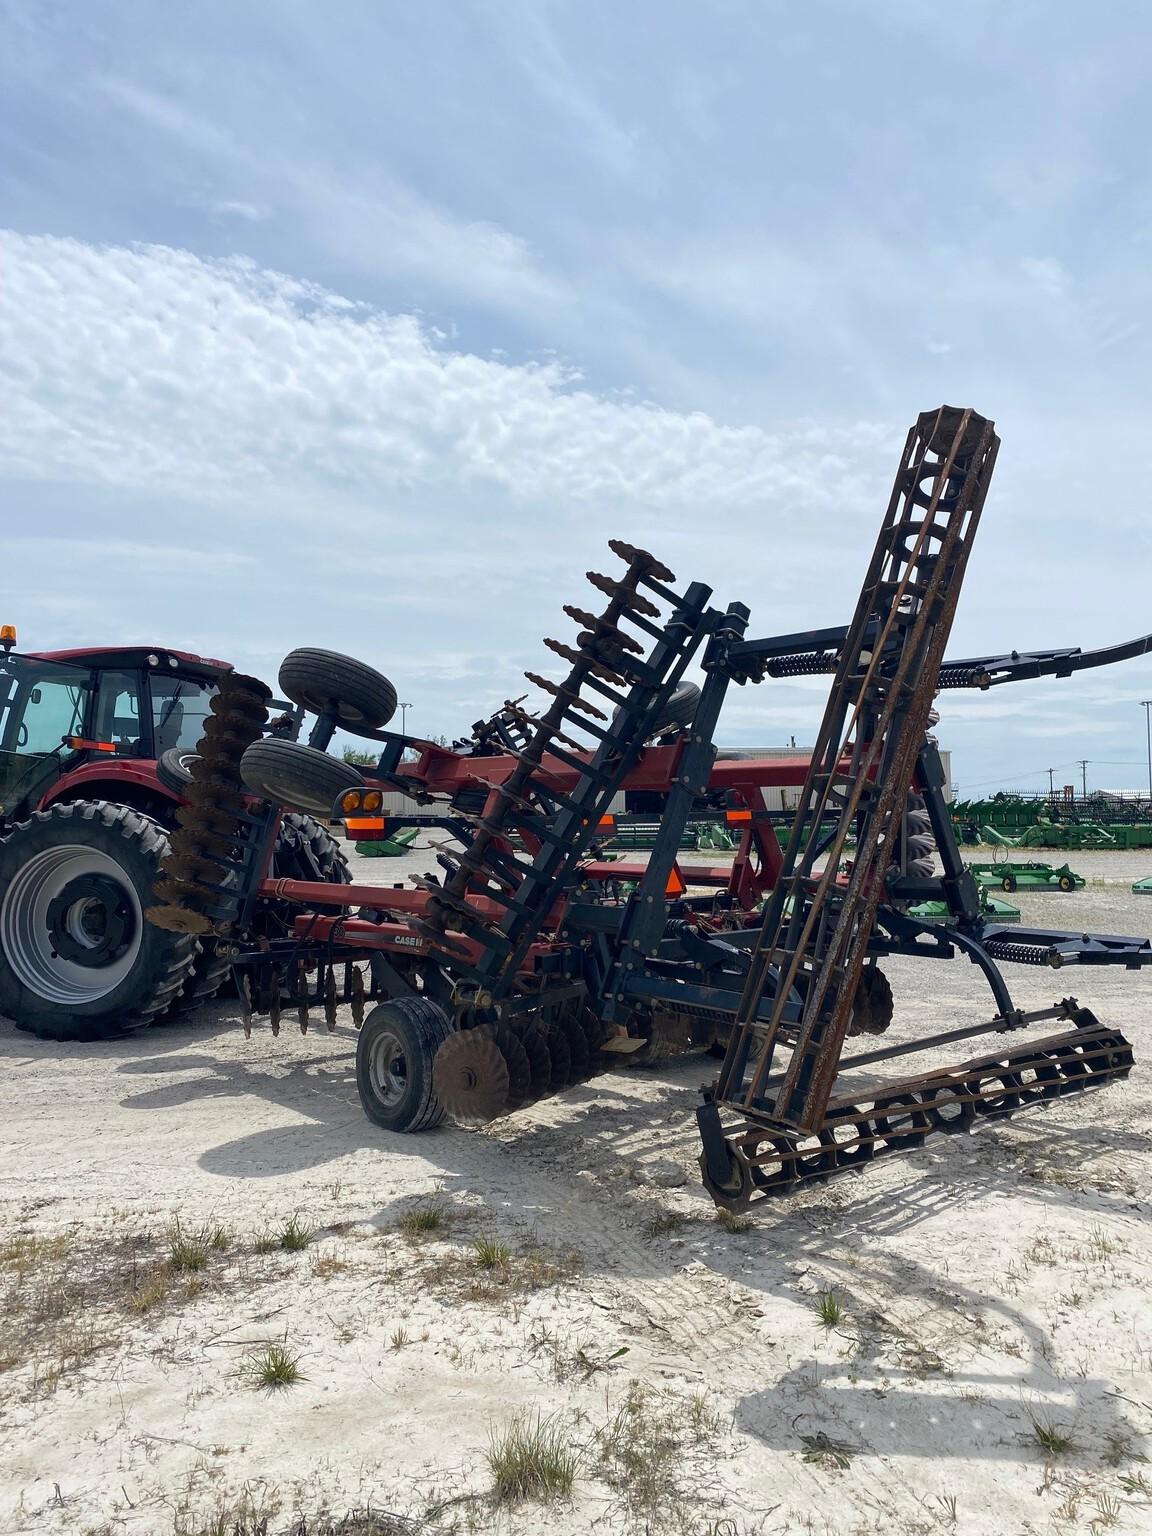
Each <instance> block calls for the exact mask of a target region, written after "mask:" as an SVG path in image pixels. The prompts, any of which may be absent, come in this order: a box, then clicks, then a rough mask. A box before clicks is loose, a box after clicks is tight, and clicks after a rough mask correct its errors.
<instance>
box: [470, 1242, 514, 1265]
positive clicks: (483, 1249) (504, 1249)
mask: <svg viewBox="0 0 1152 1536" xmlns="http://www.w3.org/2000/svg"><path fill="white" fill-rule="evenodd" d="M472 1254H473V1263H474V1264H475V1265H476V1267H477V1268H478V1269H507V1268H508V1266H509V1264H511V1262H512V1250H511V1248H509V1246H508V1244H507V1243H502V1242H501V1241H500V1239H499V1238H497V1237H474V1238H473V1239H472Z"/></svg>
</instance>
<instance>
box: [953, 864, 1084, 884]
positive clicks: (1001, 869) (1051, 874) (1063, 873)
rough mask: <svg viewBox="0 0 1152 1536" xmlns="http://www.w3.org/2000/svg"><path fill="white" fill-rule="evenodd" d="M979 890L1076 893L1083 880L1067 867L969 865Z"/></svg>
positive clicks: (1082, 877) (1049, 865)
mask: <svg viewBox="0 0 1152 1536" xmlns="http://www.w3.org/2000/svg"><path fill="white" fill-rule="evenodd" d="M968 868H969V869H970V870H971V871H972V873H973V874H974V875H975V876H976V881H977V884H979V885H981V886H989V885H998V886H999V887H1000V889H1001V890H1002V891H1015V890H1018V889H1024V890H1027V891H1078V890H1080V889H1081V887H1082V886H1083V885H1084V884H1085V880H1084V876H1083V875H1077V874H1074V873H1073V871H1072V870H1070V869H1069V868H1068V866H1067V864H1061V865H1060V867H1059V869H1054V868H1053V867H1052V865H1051V864H1037V863H1028V864H1019V863H1016V862H1014V861H1013V862H1008V861H1005V862H1003V863H999V864H969V865H968Z"/></svg>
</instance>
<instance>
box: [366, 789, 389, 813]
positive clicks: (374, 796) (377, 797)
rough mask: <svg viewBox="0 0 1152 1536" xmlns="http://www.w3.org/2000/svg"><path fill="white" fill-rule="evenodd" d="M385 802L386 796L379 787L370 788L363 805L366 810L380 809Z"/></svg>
mask: <svg viewBox="0 0 1152 1536" xmlns="http://www.w3.org/2000/svg"><path fill="white" fill-rule="evenodd" d="M383 804H384V796H383V795H382V794H381V793H380V791H379V790H378V789H370V790H369V791H368V792H367V794H366V795H365V796H364V800H363V805H364V809H365V810H366V811H378V810H379V809H380V807H381V806H382V805H383Z"/></svg>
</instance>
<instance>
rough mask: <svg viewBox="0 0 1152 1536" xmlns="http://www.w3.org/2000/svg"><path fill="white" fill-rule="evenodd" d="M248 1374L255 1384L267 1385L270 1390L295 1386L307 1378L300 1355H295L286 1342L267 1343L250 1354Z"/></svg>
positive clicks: (259, 1385) (258, 1385)
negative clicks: (301, 1365) (301, 1367)
mask: <svg viewBox="0 0 1152 1536" xmlns="http://www.w3.org/2000/svg"><path fill="white" fill-rule="evenodd" d="M247 1375H248V1377H249V1379H250V1380H251V1382H252V1384H253V1386H257V1387H266V1388H268V1389H269V1390H270V1391H276V1390H278V1389H279V1388H280V1387H294V1386H296V1385H297V1384H298V1383H299V1382H301V1381H306V1380H307V1377H306V1376H305V1375H304V1373H303V1371H301V1369H300V1356H299V1355H294V1354H293V1353H292V1351H291V1350H290V1349H289V1348H288V1346H287V1345H286V1344H266V1345H265V1346H264V1348H263V1349H260V1350H257V1351H256V1353H255V1354H253V1355H250V1356H249V1357H248V1363H247Z"/></svg>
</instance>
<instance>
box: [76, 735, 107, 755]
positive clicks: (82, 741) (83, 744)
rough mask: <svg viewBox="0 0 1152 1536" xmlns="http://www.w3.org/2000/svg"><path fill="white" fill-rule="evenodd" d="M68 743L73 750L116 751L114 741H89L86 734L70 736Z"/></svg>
mask: <svg viewBox="0 0 1152 1536" xmlns="http://www.w3.org/2000/svg"><path fill="white" fill-rule="evenodd" d="M68 745H69V746H70V747H71V748H72V750H73V752H115V751H116V743H115V742H114V741H88V740H87V738H86V737H84V736H69V738H68Z"/></svg>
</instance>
